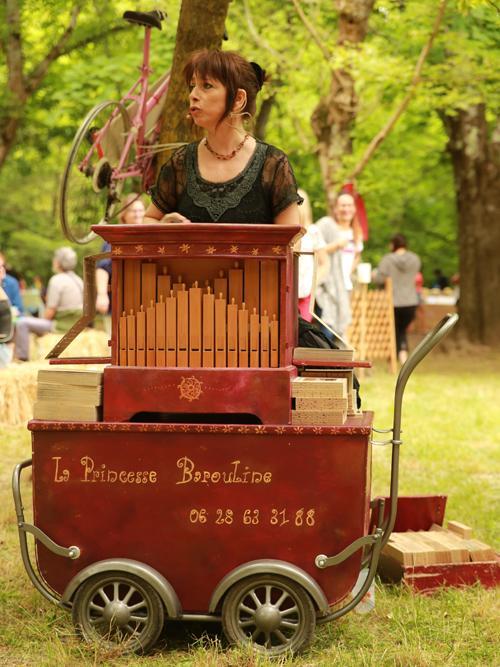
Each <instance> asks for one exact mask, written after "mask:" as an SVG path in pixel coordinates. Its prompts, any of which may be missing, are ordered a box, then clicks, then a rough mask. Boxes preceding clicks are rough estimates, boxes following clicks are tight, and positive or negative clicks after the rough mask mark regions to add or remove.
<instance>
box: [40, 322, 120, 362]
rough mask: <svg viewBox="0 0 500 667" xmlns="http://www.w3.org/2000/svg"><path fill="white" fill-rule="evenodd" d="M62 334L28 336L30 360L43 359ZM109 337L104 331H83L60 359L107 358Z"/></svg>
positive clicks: (108, 354)
mask: <svg viewBox="0 0 500 667" xmlns="http://www.w3.org/2000/svg"><path fill="white" fill-rule="evenodd" d="M62 336H63V334H56V333H48V334H45V335H44V336H36V335H34V334H32V335H30V359H32V360H36V359H45V357H46V356H47V355H48V353H49V352H50V351H51V349H52V348H53V347H54V345H56V343H57V342H58V341H59V340H60V339H61V338H62ZM108 340H109V336H108V335H107V334H106V333H105V332H104V331H97V330H96V329H84V330H83V331H82V332H81V333H80V334H79V335H78V336H77V337H76V338H75V340H74V341H73V342H72V343H71V344H70V345H69V346H68V347H67V348H66V349H65V350H64V352H63V353H62V354H61V357H108V356H110V354H111V352H110V348H109V346H108Z"/></svg>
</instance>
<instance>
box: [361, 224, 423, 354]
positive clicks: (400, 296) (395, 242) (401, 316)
mask: <svg viewBox="0 0 500 667" xmlns="http://www.w3.org/2000/svg"><path fill="white" fill-rule="evenodd" d="M420 266H421V262H420V257H419V256H418V255H416V254H415V253H414V252H411V250H408V248H407V241H406V238H405V236H403V234H396V235H395V236H393V237H392V239H391V252H390V253H388V254H387V255H384V257H382V259H381V261H380V264H379V265H378V268H377V269H376V270H375V271H374V272H373V280H374V282H375V283H378V284H379V285H383V284H384V283H385V281H386V280H387V278H391V279H392V294H393V297H392V298H393V302H394V320H395V326H396V350H397V354H398V359H399V362H400V363H401V364H404V362H405V361H406V360H407V358H408V340H407V335H406V332H407V329H408V326H409V325H410V324H411V322H413V320H414V319H415V314H416V310H417V306H418V295H417V290H416V288H415V277H416V275H417V273H418V271H419V270H420Z"/></svg>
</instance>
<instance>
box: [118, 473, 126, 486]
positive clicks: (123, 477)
mask: <svg viewBox="0 0 500 667" xmlns="http://www.w3.org/2000/svg"><path fill="white" fill-rule="evenodd" d="M118 479H119V480H120V482H121V483H122V484H126V482H127V471H126V470H120V474H119V475H118Z"/></svg>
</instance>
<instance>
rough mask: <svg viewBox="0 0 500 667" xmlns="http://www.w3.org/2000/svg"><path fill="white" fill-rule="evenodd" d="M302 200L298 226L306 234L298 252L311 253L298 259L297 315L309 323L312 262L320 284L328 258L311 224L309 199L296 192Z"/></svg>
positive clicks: (310, 318)
mask: <svg viewBox="0 0 500 667" xmlns="http://www.w3.org/2000/svg"><path fill="white" fill-rule="evenodd" d="M298 193H299V196H300V197H302V199H303V200H304V201H303V203H302V206H300V207H299V217H300V224H301V225H302V227H303V228H304V229H305V231H306V233H305V234H304V236H302V237H301V238H300V239H299V243H298V246H299V248H298V249H299V251H300V252H304V253H305V252H308V253H312V254H311V255H301V256H300V257H299V313H300V316H301V317H302V318H303V319H304V320H306V321H307V322H311V320H312V315H311V313H310V312H309V310H310V301H311V291H312V288H313V277H314V262H315V261H316V283H320V282H322V280H324V278H325V277H326V274H327V271H328V256H327V254H326V251H325V241H324V240H323V237H322V236H321V232H320V231H319V228H318V227H317V225H314V224H313V219H312V209H311V202H310V201H309V197H308V195H307V193H306V192H305V191H304V190H300V189H299V190H298Z"/></svg>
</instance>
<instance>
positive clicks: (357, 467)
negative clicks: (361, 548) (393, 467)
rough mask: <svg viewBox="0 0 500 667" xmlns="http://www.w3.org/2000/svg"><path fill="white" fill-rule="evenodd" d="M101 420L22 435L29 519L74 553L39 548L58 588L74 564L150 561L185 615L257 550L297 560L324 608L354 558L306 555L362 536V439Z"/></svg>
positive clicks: (351, 577) (350, 575)
mask: <svg viewBox="0 0 500 667" xmlns="http://www.w3.org/2000/svg"><path fill="white" fill-rule="evenodd" d="M44 426H45V427H47V426H48V425H47V424H45V425H44ZM109 426H110V425H107V430H93V431H84V430H78V425H76V424H74V425H73V427H74V428H75V430H34V432H33V483H34V515H35V523H36V525H38V526H39V527H40V528H41V529H42V530H43V531H45V532H46V533H47V534H48V535H49V536H50V537H51V538H52V539H54V540H55V541H56V542H58V543H59V544H62V545H64V546H70V545H76V546H78V547H80V549H81V557H80V558H79V559H78V560H76V561H71V560H69V559H65V558H61V557H58V556H56V555H54V554H53V553H51V552H49V551H48V550H47V549H46V548H45V547H44V546H43V545H41V544H37V557H38V566H39V569H40V573H41V574H42V576H43V578H44V579H45V580H46V582H47V583H48V584H49V585H50V586H51V587H52V588H53V589H54V590H55V591H57V592H59V593H62V592H63V591H64V588H65V587H66V585H67V584H68V582H69V581H70V579H71V578H72V577H73V576H74V575H75V574H76V573H77V572H78V571H80V570H81V569H83V567H85V566H87V565H89V564H91V563H93V562H96V561H99V560H102V559H105V558H115V557H117V558H132V559H136V560H138V561H141V562H143V563H146V564H148V565H150V566H151V567H153V568H155V569H157V570H158V571H159V572H160V573H161V574H163V575H164V576H165V577H166V578H167V579H168V580H169V581H170V583H171V584H172V586H173V587H174V589H175V590H176V592H177V594H178V596H179V598H180V601H181V604H182V606H183V609H184V611H186V612H206V611H207V609H208V605H209V600H210V596H211V594H212V592H213V590H214V588H215V586H216V585H217V583H218V582H219V581H220V579H222V578H223V577H224V576H225V575H226V574H227V573H228V572H229V571H230V570H232V569H233V568H234V567H236V566H238V565H240V564H242V563H245V562H247V561H250V560H253V559H257V558H277V559H282V560H285V561H289V562H291V563H294V564H295V565H297V566H299V567H301V568H303V569H304V570H305V571H306V572H309V573H310V574H311V575H312V576H313V577H314V578H315V579H316V580H317V581H318V583H319V584H320V586H321V587H322V588H323V590H324V591H325V593H326V595H327V598H328V599H329V601H330V603H332V604H333V603H335V602H338V601H339V600H340V599H341V598H342V597H344V596H345V595H346V594H347V593H348V592H349V591H350V590H351V588H352V586H353V585H354V583H355V581H356V578H357V575H358V572H359V566H360V554H356V555H354V556H353V557H351V558H350V559H349V560H348V561H346V562H345V563H343V564H341V565H339V566H337V567H336V568H334V569H329V570H326V571H320V570H318V569H317V568H316V567H315V565H314V559H315V557H316V556H317V555H318V554H320V553H324V554H327V555H332V554H335V553H338V552H339V551H341V550H342V549H343V548H345V547H346V546H347V545H348V544H350V543H351V542H352V541H354V540H355V539H356V538H358V537H360V536H361V535H363V534H364V530H365V528H366V521H367V506H368V505H367V503H368V498H367V493H368V489H369V479H368V476H369V469H370V467H369V446H368V435H366V434H360V433H359V429H358V432H356V429H353V430H352V431H353V432H351V433H348V432H347V430H346V432H345V433H344V434H338V433H337V434H334V435H328V434H327V433H325V431H326V429H323V430H322V431H323V432H322V434H321V435H319V434H317V435H315V434H314V433H312V429H301V428H298V429H292V428H288V429H284V428H283V427H281V428H280V427H277V428H276V429H275V431H276V433H275V434H273V435H271V434H269V432H268V431H269V430H270V429H267V432H266V429H265V428H264V427H250V426H242V427H240V428H239V430H238V429H237V428H234V427H232V428H231V427H226V428H227V432H224V428H221V427H213V426H209V425H200V426H199V432H196V430H195V429H194V428H193V427H189V428H188V427H186V431H185V432H183V431H182V430H181V431H180V432H179V429H178V428H177V432H168V431H167V430H165V425H162V426H160V427H159V428H162V429H163V430H161V431H158V432H152V431H151V430H150V429H149V430H147V431H144V432H141V430H140V426H141V425H135V424H134V425H133V427H134V430H130V431H128V430H126V429H125V430H124V425H120V427H119V429H117V430H110V428H109ZM117 426H118V425H117ZM128 426H132V425H128ZM146 426H148V427H151V425H145V427H146ZM306 431H307V432H306Z"/></svg>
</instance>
